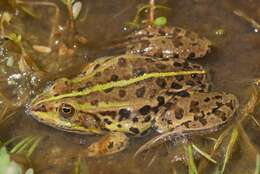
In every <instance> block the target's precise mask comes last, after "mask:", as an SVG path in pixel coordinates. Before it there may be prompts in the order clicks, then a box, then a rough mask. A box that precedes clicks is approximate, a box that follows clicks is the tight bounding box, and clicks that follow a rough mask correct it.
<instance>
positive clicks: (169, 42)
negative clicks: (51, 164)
mask: <svg viewBox="0 0 260 174" xmlns="http://www.w3.org/2000/svg"><path fill="white" fill-rule="evenodd" d="M140 33H142V34H141V35H140ZM187 33H188V34H187ZM132 36H133V35H132ZM132 36H131V37H132ZM134 36H135V37H132V41H131V42H129V45H128V51H127V53H126V54H123V55H118V56H111V57H104V58H99V59H96V60H95V61H94V62H92V63H90V64H88V65H86V67H85V68H84V69H83V70H82V72H81V73H80V74H79V75H78V76H76V77H75V78H72V79H67V78H61V79H58V80H56V81H55V82H54V84H53V85H52V86H51V87H49V88H48V89H46V90H45V91H44V92H43V93H42V94H40V95H38V96H37V97H36V98H35V99H34V100H33V101H32V103H31V105H30V109H29V110H30V114H31V115H32V116H33V117H34V118H35V119H37V120H38V121H40V122H43V123H45V124H47V125H50V126H52V127H55V128H58V129H61V130H63V131H69V132H75V133H80V134H105V135H104V137H103V138H101V139H100V140H99V141H97V142H95V143H93V144H91V145H90V146H89V147H88V148H87V149H86V155H87V156H100V155H107V154H113V153H116V152H119V151H122V150H124V149H125V148H126V147H127V146H128V141H129V138H128V137H129V135H132V136H141V135H143V134H145V133H146V132H147V131H148V130H150V129H151V128H153V129H155V130H158V131H159V132H168V131H173V130H176V129H178V130H200V131H202V132H203V130H205V132H207V131H212V130H218V128H219V127H220V126H221V125H224V124H226V123H227V122H228V121H229V120H230V119H231V118H232V116H233V115H234V113H235V111H236V109H237V107H238V101H237V99H236V97H235V96H234V95H232V94H228V93H224V92H209V91H208V89H209V84H208V81H207V73H206V71H205V70H204V69H203V68H202V66H201V65H198V64H194V63H191V62H189V61H187V60H186V59H187V58H198V57H202V56H204V55H205V54H206V52H208V51H209V45H210V42H209V41H208V40H207V39H205V38H199V37H198V36H197V35H196V34H195V33H193V32H187V31H186V30H184V29H180V28H164V29H144V30H141V31H139V32H136V33H135V34H134ZM137 41H138V42H137ZM194 128H195V129H194Z"/></svg>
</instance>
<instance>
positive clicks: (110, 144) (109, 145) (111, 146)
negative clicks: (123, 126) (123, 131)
mask: <svg viewBox="0 0 260 174" xmlns="http://www.w3.org/2000/svg"><path fill="white" fill-rule="evenodd" d="M113 147H114V142H112V141H111V142H109V144H108V146H107V148H109V149H112V148H113Z"/></svg>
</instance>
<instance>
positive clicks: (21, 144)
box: [0, 136, 42, 174]
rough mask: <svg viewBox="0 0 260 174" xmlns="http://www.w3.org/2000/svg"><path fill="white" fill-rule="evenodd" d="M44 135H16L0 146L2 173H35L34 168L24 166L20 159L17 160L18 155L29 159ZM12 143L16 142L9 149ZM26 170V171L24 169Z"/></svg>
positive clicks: (0, 169)
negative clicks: (8, 148)
mask: <svg viewBox="0 0 260 174" xmlns="http://www.w3.org/2000/svg"><path fill="white" fill-rule="evenodd" d="M41 139H42V137H38V136H28V137H14V138H12V139H10V140H9V141H7V142H5V143H1V146H0V173H5V174H23V173H25V174H33V173H34V170H33V169H32V168H26V169H25V168H24V166H22V165H21V164H19V161H16V160H15V159H16V158H15V156H16V155H18V154H19V155H23V156H24V157H25V158H26V159H29V158H30V156H31V155H32V153H33V152H34V150H35V149H36V147H37V146H38V145H39V143H40V141H41ZM11 144H15V145H14V146H13V147H11V148H10V150H7V147H9V146H10V145H11ZM24 170H25V171H24Z"/></svg>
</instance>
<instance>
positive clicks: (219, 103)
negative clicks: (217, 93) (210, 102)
mask: <svg viewBox="0 0 260 174" xmlns="http://www.w3.org/2000/svg"><path fill="white" fill-rule="evenodd" d="M216 105H217V107H219V108H220V107H221V106H223V105H224V104H223V103H221V102H216Z"/></svg>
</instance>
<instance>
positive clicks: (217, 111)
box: [214, 110, 227, 121]
mask: <svg viewBox="0 0 260 174" xmlns="http://www.w3.org/2000/svg"><path fill="white" fill-rule="evenodd" d="M214 114H215V115H216V116H218V117H220V118H221V120H222V121H226V120H227V117H226V113H225V112H223V111H220V110H216V111H215V112H214Z"/></svg>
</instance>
